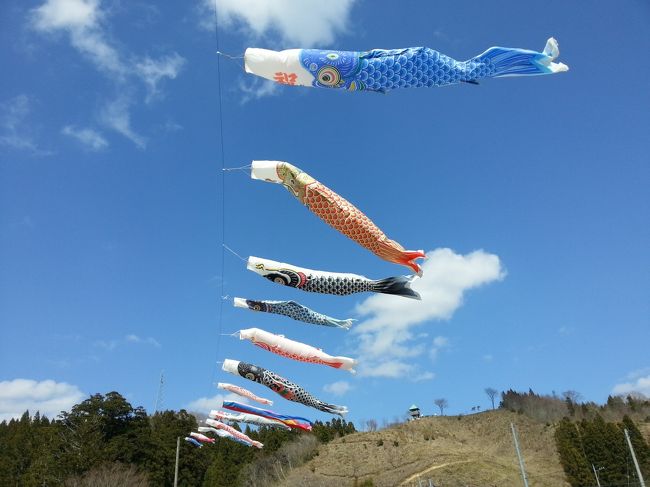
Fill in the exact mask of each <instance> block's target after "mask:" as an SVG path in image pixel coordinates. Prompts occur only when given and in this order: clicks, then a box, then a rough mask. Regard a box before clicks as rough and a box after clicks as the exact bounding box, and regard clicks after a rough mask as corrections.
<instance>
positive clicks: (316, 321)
mask: <svg viewBox="0 0 650 487" xmlns="http://www.w3.org/2000/svg"><path fill="white" fill-rule="evenodd" d="M233 305H234V306H235V307H236V308H248V309H250V310H252V311H263V312H265V313H275V314H278V315H283V316H288V317H289V318H292V319H294V320H296V321H302V322H303V323H311V324H312V325H322V326H331V327H336V328H343V329H344V330H349V329H350V328H351V327H352V323H354V322H355V321H356V320H353V319H351V318H350V319H347V320H338V319H336V318H332V317H331V316H327V315H324V314H321V313H317V312H316V311H313V310H311V309H309V308H307V307H306V306H303V305H302V304H300V303H296V302H295V301H254V300H252V299H244V298H234V299H233Z"/></svg>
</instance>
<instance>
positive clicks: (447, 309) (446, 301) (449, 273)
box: [352, 249, 505, 378]
mask: <svg viewBox="0 0 650 487" xmlns="http://www.w3.org/2000/svg"><path fill="white" fill-rule="evenodd" d="M427 257H428V259H427V260H426V261H425V262H424V264H423V266H422V268H423V271H424V275H423V277H422V278H421V279H418V280H416V281H415V282H414V283H413V285H412V287H413V288H414V289H416V290H417V291H418V292H419V293H420V295H421V296H422V300H421V301H412V300H407V299H404V298H401V297H396V296H388V295H379V294H378V295H374V296H371V297H370V298H367V299H366V300H365V301H363V302H362V303H360V304H359V305H358V306H357V312H358V313H359V314H361V315H362V316H364V317H365V319H364V320H362V321H361V323H359V324H358V325H357V326H356V327H355V328H354V329H353V331H352V333H353V334H354V335H356V338H357V340H358V351H357V353H358V355H359V359H360V360H359V362H360V364H361V366H360V367H359V375H362V376H363V375H365V376H372V377H402V376H405V375H411V376H413V377H424V378H431V377H430V376H428V373H426V372H422V371H420V370H419V369H418V368H417V367H416V366H414V365H412V364H411V363H409V362H407V361H406V359H409V358H413V357H417V356H419V355H421V354H423V353H424V352H425V350H426V347H425V346H424V345H423V344H422V343H421V340H416V338H417V337H416V336H415V335H414V333H413V329H414V328H415V327H417V326H420V325H422V324H424V323H426V322H428V321H431V320H446V319H449V318H451V316H452V315H453V313H454V312H455V311H456V310H457V309H458V308H459V307H460V306H461V305H462V303H463V297H464V294H465V293H466V292H467V291H468V290H470V289H473V288H476V287H479V286H482V285H485V284H488V283H491V282H495V281H499V280H501V279H503V278H504V277H505V271H504V270H503V268H502V266H501V262H500V260H499V257H498V256H496V255H494V254H489V253H486V252H484V251H483V250H477V251H475V252H472V253H470V254H467V255H460V254H456V253H455V252H453V251H452V250H450V249H437V250H434V251H431V252H428V253H427ZM447 344H448V342H447V341H446V339H445V338H444V337H438V338H437V339H436V340H434V342H433V348H434V349H435V350H436V355H437V351H438V350H440V349H441V348H443V347H444V346H446V345H447Z"/></svg>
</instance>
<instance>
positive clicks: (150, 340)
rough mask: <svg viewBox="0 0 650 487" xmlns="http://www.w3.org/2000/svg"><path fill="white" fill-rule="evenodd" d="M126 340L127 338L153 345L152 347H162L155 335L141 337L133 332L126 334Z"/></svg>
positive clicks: (133, 341) (131, 340)
mask: <svg viewBox="0 0 650 487" xmlns="http://www.w3.org/2000/svg"><path fill="white" fill-rule="evenodd" d="M124 340H126V341H127V342H129V343H142V344H145V345H151V346H152V347H156V348H160V347H161V345H160V343H159V342H158V340H156V339H155V338H153V337H147V338H140V337H139V336H138V335H133V334H131V335H126V336H125V337H124Z"/></svg>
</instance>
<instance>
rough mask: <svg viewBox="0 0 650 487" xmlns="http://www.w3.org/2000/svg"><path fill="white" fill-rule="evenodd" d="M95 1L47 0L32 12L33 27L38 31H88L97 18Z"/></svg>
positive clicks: (96, 3) (96, 2)
mask: <svg viewBox="0 0 650 487" xmlns="http://www.w3.org/2000/svg"><path fill="white" fill-rule="evenodd" d="M98 4H99V2H98V1H97V0H49V1H46V2H45V3H44V4H43V5H41V6H40V7H38V8H35V9H34V10H33V11H32V12H33V15H34V17H33V22H34V26H35V27H36V28H37V29H39V30H44V31H51V30H55V29H88V28H92V27H94V26H95V25H96V23H97V20H98V18H99V11H98V8H97V7H98Z"/></svg>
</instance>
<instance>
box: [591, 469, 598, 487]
mask: <svg viewBox="0 0 650 487" xmlns="http://www.w3.org/2000/svg"><path fill="white" fill-rule="evenodd" d="M591 468H592V469H593V471H594V475H595V476H596V483H597V484H598V487H600V479H599V478H598V470H600V469H598V470H596V467H595V466H594V464H593V463H592V464H591Z"/></svg>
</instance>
